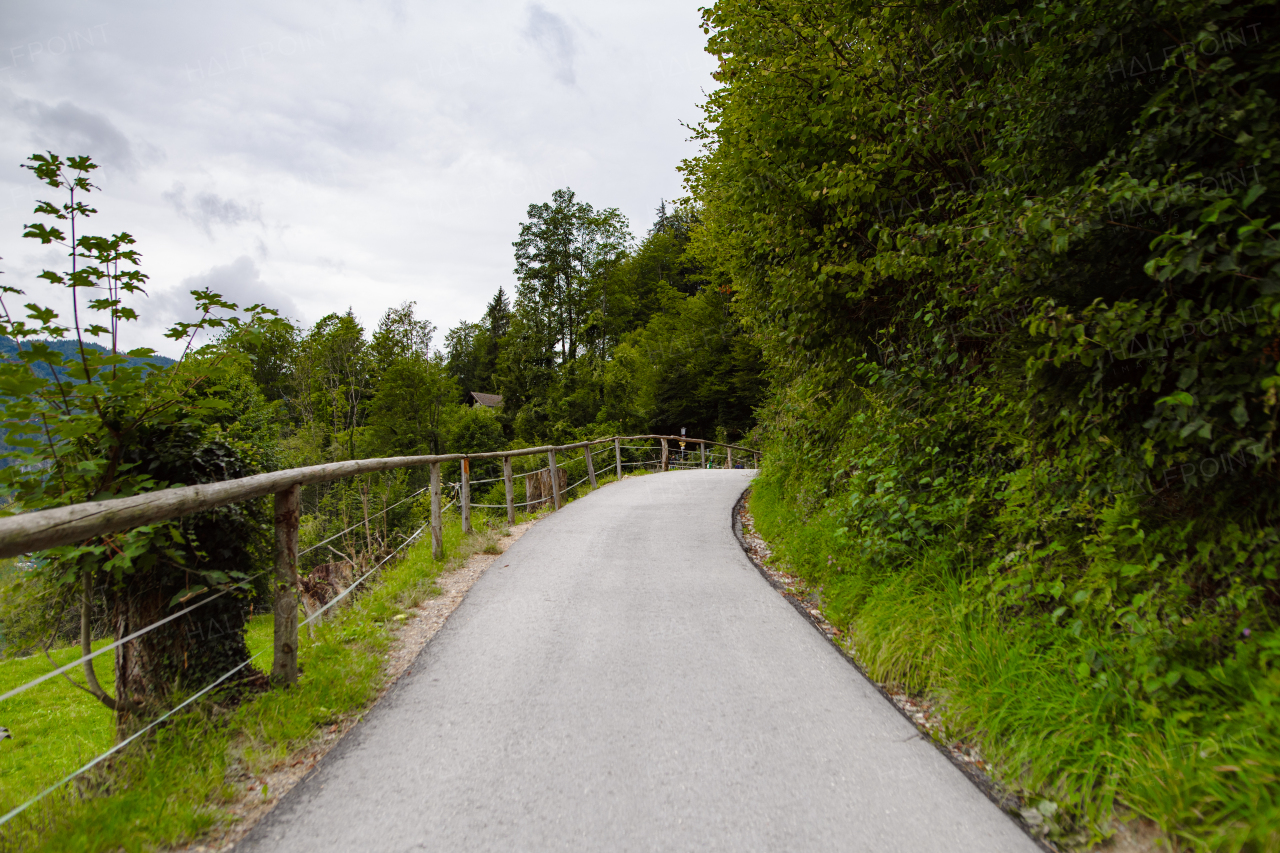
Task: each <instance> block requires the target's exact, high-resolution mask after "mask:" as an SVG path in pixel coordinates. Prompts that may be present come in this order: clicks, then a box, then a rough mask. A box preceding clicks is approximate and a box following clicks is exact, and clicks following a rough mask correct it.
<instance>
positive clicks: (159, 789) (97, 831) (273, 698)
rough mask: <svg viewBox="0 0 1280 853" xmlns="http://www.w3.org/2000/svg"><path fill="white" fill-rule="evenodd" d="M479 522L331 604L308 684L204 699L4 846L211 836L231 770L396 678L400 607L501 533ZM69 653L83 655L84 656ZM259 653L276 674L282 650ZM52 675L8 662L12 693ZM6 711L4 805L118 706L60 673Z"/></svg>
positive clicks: (312, 640) (24, 819) (297, 741)
mask: <svg viewBox="0 0 1280 853" xmlns="http://www.w3.org/2000/svg"><path fill="white" fill-rule="evenodd" d="M475 521H476V526H477V534H476V535H474V536H470V537H464V536H463V534H462V530H461V524H460V522H459V521H458V520H457V518H456V517H452V518H450V519H449V520H448V523H447V524H446V526H445V531H444V533H445V547H446V553H447V554H448V557H447V558H446V560H445V561H444V562H439V561H436V560H434V559H432V557H431V547H430V544H429V543H426V544H422V543H419V544H418V545H415V546H414V547H412V548H410V549H408V550H407V551H406V553H405V556H404V558H403V559H401V560H399V561H397V562H395V563H394V564H392V565H390V566H388V567H387V568H386V569H385V570H384V571H383V572H382V573H381V574H380V575H379V576H378V577H377V578H376V579H375V581H374V582H373V583H371V584H370V585H369V586H368V587H366V588H365V589H364V590H363V591H362V592H361V593H360V595H359V596H358V597H357V598H356V600H355V601H354V602H353V604H352V606H350V607H345V608H337V609H336V612H334V611H331V612H332V613H333V615H332V616H331V617H327V618H326V619H325V621H324V622H323V623H321V624H319V625H318V626H317V627H316V628H315V630H314V631H309V630H305V629H304V630H303V631H302V634H301V638H300V639H301V644H300V645H301V648H300V650H299V663H300V665H301V667H302V670H303V673H302V676H301V677H300V678H299V682H298V684H297V686H296V687H294V688H291V689H288V690H274V691H271V692H267V693H262V694H259V695H257V696H254V697H252V698H251V699H249V700H248V701H245V702H243V703H241V704H239V705H238V706H230V705H223V704H221V703H219V701H218V700H217V699H216V698H213V699H212V700H211V701H202V702H200V703H197V704H196V705H194V706H192V707H193V710H192V712H191V713H184V714H182V715H180V716H178V717H175V718H174V720H173V721H172V722H171V723H170V724H166V725H165V726H163V727H161V728H160V729H159V730H157V732H156V733H155V735H154V736H153V737H149V738H146V739H144V741H142V742H139V744H137V745H136V746H137V748H134V747H132V746H131V747H130V748H129V749H126V750H125V751H124V752H123V753H122V754H121V755H120V756H118V757H117V758H116V759H115V760H113V761H112V762H110V764H109V765H108V766H106V767H105V768H103V769H102V770H100V771H92V772H90V773H89V774H86V776H84V777H81V778H80V779H78V780H76V781H75V782H74V783H72V784H71V785H67V786H64V787H63V788H62V789H60V790H59V791H57V792H56V793H54V794H51V795H50V796H48V797H46V798H45V799H44V800H42V801H41V802H40V803H38V804H37V805H35V806H33V807H32V808H31V809H28V810H27V811H26V812H24V813H23V814H22V815H20V816H19V817H18V818H16V819H14V820H13V821H11V822H10V823H9V824H8V825H6V826H4V827H3V828H0V849H2V850H6V851H7V850H77V851H86V853H90V851H108V850H110V851H115V850H126V851H135V850H139V851H140V850H151V849H155V848H156V847H163V846H171V845H175V844H180V843H183V842H186V841H189V840H192V839H195V838H198V837H200V836H201V835H202V834H204V833H206V832H208V831H209V830H210V829H211V828H212V827H214V826H215V825H216V824H218V823H219V822H220V821H223V820H226V819H227V812H226V810H225V807H226V806H227V805H228V804H230V803H233V802H235V801H236V800H238V799H239V797H240V794H241V790H240V789H239V788H238V787H237V786H235V785H233V784H232V783H231V782H230V781H229V780H231V779H233V778H236V777H237V776H239V775H240V774H242V773H245V772H247V773H250V774H252V773H259V772H263V771H264V770H266V769H269V768H271V767H273V766H275V765H277V764H278V763H279V762H280V761H282V760H283V759H284V758H285V757H286V756H288V755H289V754H290V753H291V752H293V751H295V750H297V749H299V748H300V747H302V746H304V745H305V744H306V743H308V742H309V741H311V740H312V739H313V738H314V737H315V735H316V734H317V731H318V730H319V729H320V728H321V727H323V726H329V725H332V724H334V723H336V722H340V721H342V720H344V719H351V718H353V717H355V716H358V715H360V714H362V713H363V712H364V711H365V710H366V709H367V708H368V707H369V705H370V703H371V702H372V701H373V700H374V698H375V697H376V696H377V695H378V693H379V691H380V690H381V689H382V687H383V686H384V685H385V683H386V675H385V652H386V651H387V649H388V647H389V646H390V644H391V642H392V640H393V637H394V633H395V630H396V628H397V626H398V624H399V623H398V622H397V620H396V619H395V617H396V616H397V615H400V614H401V613H403V612H404V611H405V610H406V609H408V608H411V607H413V606H415V605H417V604H419V603H420V602H422V601H423V600H424V599H426V598H427V597H429V596H430V595H433V594H434V593H435V587H434V581H435V578H436V577H437V576H439V575H440V574H441V573H442V572H443V571H445V570H447V569H449V568H451V566H452V565H454V564H457V563H459V562H460V561H462V560H465V559H466V557H468V556H470V554H472V553H475V552H476V551H477V550H482V549H483V548H485V547H486V545H488V544H490V543H491V541H492V532H491V530H487V529H486V526H485V522H484V520H483V518H482V517H477V518H476V520H475ZM249 643H250V648H251V651H254V652H256V651H258V650H261V649H263V648H266V649H269V648H270V645H271V625H270V618H269V617H266V618H261V619H255V620H254V621H253V623H252V624H251V627H250V631H249ZM58 654H59V655H61V656H62V657H64V658H65V659H66V660H72V659H74V657H75V655H76V652H75V650H73V649H64V650H61V651H60V652H59V653H58ZM103 657H109V656H107V655H104V656H103ZM57 659H58V655H55V660H57ZM100 660H101V659H100ZM258 660H259V662H260V664H261V668H262V669H264V670H269V668H270V652H269V651H267V653H266V654H265V655H264V657H262V658H259V659H258ZM47 671H48V662H47V661H45V660H44V658H43V656H41V657H40V658H38V659H36V658H25V659H21V660H15V661H8V662H5V663H3V664H0V690H3V689H6V687H5V685H16V684H20V683H22V682H23V681H25V680H29V679H30V678H31V677H34V676H35V675H39V674H41V673H43V672H47ZM98 672H99V677H100V678H101V679H103V680H104V681H105V680H106V679H109V678H110V673H109V672H104V668H103V667H101V666H100V667H99V669H98ZM212 696H214V697H216V694H212ZM24 699H25V700H26V701H25V704H19V703H20V702H22V701H23V700H24ZM11 703H12V704H11ZM3 713H4V714H5V715H6V716H5V718H4V719H0V725H6V726H7V727H8V728H10V729H11V730H13V732H14V734H15V737H16V740H15V741H5V742H4V743H3V744H0V786H2V787H0V810H2V811H7V810H8V809H9V808H11V807H12V806H14V805H17V804H18V803H21V802H23V801H25V800H26V798H27V797H28V796H30V795H31V794H33V793H36V792H38V791H39V790H41V789H42V788H43V787H45V786H46V785H47V784H49V783H50V782H52V781H56V780H57V779H59V778H61V777H62V776H64V775H65V774H66V773H67V772H70V771H71V770H73V769H75V768H76V767H78V766H79V765H80V764H82V763H83V762H84V761H85V760H87V759H89V758H91V757H92V756H93V755H96V754H98V753H100V752H101V751H102V750H103V749H105V748H107V747H109V745H110V744H111V738H112V721H111V716H110V713H109V712H108V711H107V710H106V709H105V708H102V707H101V706H100V705H98V704H97V703H96V702H95V701H94V700H92V699H91V698H90V697H88V696H87V695H84V694H82V693H80V692H79V691H76V690H74V688H72V687H71V686H70V685H68V684H66V682H65V681H61V680H51V681H49V682H47V683H46V684H44V685H41V686H40V687H38V688H35V689H33V690H31V691H28V692H27V693H25V694H22V695H21V696H19V697H15V698H14V699H12V700H8V701H6V703H5V706H4V708H3Z"/></svg>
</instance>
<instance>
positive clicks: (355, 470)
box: [0, 435, 760, 684]
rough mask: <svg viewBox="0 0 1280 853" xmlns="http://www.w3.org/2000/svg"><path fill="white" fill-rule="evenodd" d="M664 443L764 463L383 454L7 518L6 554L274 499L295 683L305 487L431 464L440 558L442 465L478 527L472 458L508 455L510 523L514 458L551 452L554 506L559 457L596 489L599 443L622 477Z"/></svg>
mask: <svg viewBox="0 0 1280 853" xmlns="http://www.w3.org/2000/svg"><path fill="white" fill-rule="evenodd" d="M635 440H640V441H652V440H657V441H659V442H661V460H660V466H661V467H660V470H662V471H666V470H668V469H669V467H670V459H671V456H670V447H669V442H672V441H677V442H683V443H685V444H696V445H698V446H699V453H700V457H701V460H702V463H703V464H704V465H705V464H706V454H707V447H708V445H710V446H713V447H723V448H725V449H726V451H727V467H729V468H732V467H734V459H733V454H734V451H738V453H739V454H742V456H741V458H742V459H743V461H745V460H746V459H748V458H749V459H751V460H752V461H753V462H755V463H757V464H758V462H759V457H760V454H759V451H756V450H752V449H750V448H747V447H741V446H739V445H734V444H725V443H723V442H718V441H711V440H708V439H700V438H686V437H684V436H674V435H633V436H615V437H612V438H603V439H592V440H590V441H580V442H576V443H574V444H563V445H554V446H551V445H549V446H544V447H527V448H521V449H519V450H502V451H496V452H493V453H471V454H465V453H451V454H445V455H440V456H393V457H388V458H384V459H358V460H354V461H351V462H334V463H330V464H328V465H313V466H309V467H306V468H291V469H289V470H287V471H276V472H273V473H270V474H258V475H255V476H252V477H243V478H240V479H237V480H226V481H223V482H220V483H209V484H205V485H198V486H179V487H176V488H172V489H162V490H160V491H156V492H149V493H147V494H144V495H135V496H133V497H128V498H113V499H109V500H102V501H94V502H91V503H81V504H73V505H71V506H65V507H57V508H54V509H44V510H37V511H34V512H27V513H22V514H20V515H14V516H9V517H8V518H0V558H3V557H16V556H18V555H21V554H28V553H31V552H33V551H40V550H43V549H46V548H53V547H57V546H59V545H75V544H78V543H81V542H85V541H87V540H89V539H92V538H94V537H97V536H104V535H106V534H109V533H118V532H120V531H124V530H129V529H131V528H134V527H138V526H141V525H144V524H153V523H155V522H158V521H167V520H171V519H175V518H181V517H182V516H185V515H190V514H191V513H195V512H201V511H203V510H209V509H214V508H216V507H220V506H225V505H226V504H230V503H236V502H239V501H245V500H252V499H254V498H261V497H266V496H267V495H274V496H275V577H274V586H275V590H274V592H275V608H274V612H275V626H274V627H275V648H274V651H275V661H274V663H273V665H272V680H273V681H275V682H276V683H279V684H292V683H294V682H295V681H296V680H297V677H298V599H297V586H298V525H299V521H300V516H301V511H300V510H301V507H300V497H301V489H302V487H303V486H309V485H315V484H317V483H327V482H331V481H334V480H339V479H342V478H344V477H353V476H357V475H360V474H372V473H379V472H383V471H393V470H396V469H400V468H422V467H430V469H431V487H430V488H431V521H430V527H431V546H432V553H433V554H434V555H435V556H436V558H437V559H439V558H440V557H441V556H442V555H443V552H444V534H443V520H442V515H443V513H442V510H441V506H440V497H441V483H440V466H441V464H442V463H445V462H460V463H461V469H462V480H461V484H460V485H461V488H460V490H459V506H460V510H461V514H462V525H463V530H464V532H467V533H470V532H471V507H472V504H471V489H470V470H471V463H472V462H473V461H477V460H486V459H501V460H502V475H503V476H502V479H503V482H504V485H505V488H506V499H507V500H506V510H507V521H508V523H511V524H514V523H515V518H516V511H515V508H516V505H515V487H514V475H513V473H512V464H511V460H512V459H514V458H515V457H517V456H535V455H538V454H543V453H545V454H546V455H547V463H548V467H549V468H550V470H551V477H550V479H551V488H552V503H553V505H554V508H555V509H560V507H561V504H562V501H563V497H564V496H563V495H562V494H561V489H560V479H559V476H558V474H557V458H556V457H557V454H564V453H566V452H569V451H573V450H583V451H584V456H585V459H586V463H587V476H588V478H589V479H590V482H591V487H592V488H595V487H596V485H597V483H596V471H595V465H594V461H593V455H592V453H591V447H592V446H593V445H599V444H607V443H610V442H612V444H613V447H614V466H615V471H616V473H617V476H618V478H619V479H621V478H622V474H623V461H622V455H623V454H622V442H623V441H635Z"/></svg>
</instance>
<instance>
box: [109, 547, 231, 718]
mask: <svg viewBox="0 0 1280 853" xmlns="http://www.w3.org/2000/svg"><path fill="white" fill-rule="evenodd" d="M183 574H184V573H183V572H181V571H175V570H174V569H172V568H171V567H164V568H158V569H153V570H151V571H148V572H136V573H135V574H134V575H133V577H132V578H131V579H130V583H129V586H128V588H126V589H123V590H121V591H119V592H118V593H117V594H116V597H115V607H114V611H113V613H112V621H113V624H114V626H115V635H116V637H117V638H119V637H124V636H127V635H129V634H132V633H133V632H134V631H137V630H140V629H142V628H145V627H147V626H148V625H151V624H154V623H155V622H158V621H159V620H161V619H163V618H165V617H166V616H168V615H169V614H170V613H172V612H173V611H174V610H175V609H181V608H185V607H188V606H190V605H191V604H194V603H195V602H196V601H198V600H199V598H201V597H204V598H208V597H211V596H212V595H214V594H216V593H214V592H210V593H205V594H204V595H203V596H198V597H197V598H196V599H192V600H191V601H187V602H185V603H183V604H175V605H173V606H172V607H170V606H169V602H170V601H171V600H172V599H173V597H174V596H175V595H177V594H178V593H180V592H182V591H183V590H184V589H186V580H185V578H184V576H183ZM244 632H245V601H244V599H242V598H238V597H237V596H236V595H235V594H234V593H229V594H227V595H223V596H221V597H220V598H218V599H217V600H215V601H210V602H209V603H208V604H205V605H203V606H201V607H198V608H196V609H195V610H193V611H191V612H190V613H188V614H186V615H185V616H182V617H179V618H178V619H175V620H173V621H172V622H168V623H166V624H164V625H161V626H160V627H159V628H156V629H154V630H152V631H149V632H148V633H146V634H143V635H142V636H141V637H139V638H138V639H136V640H133V641H132V642H129V643H125V644H124V645H122V646H119V647H117V648H116V691H115V692H116V699H117V702H118V704H119V705H120V708H119V709H118V710H117V712H116V731H117V734H118V735H119V736H120V737H125V736H126V735H127V734H128V733H130V732H131V731H132V730H134V729H136V728H137V726H138V724H139V723H140V722H142V721H143V720H145V719H146V718H148V717H152V716H155V715H156V714H157V713H160V712H163V711H166V710H168V709H169V708H170V707H172V704H173V701H172V697H173V696H174V694H175V693H190V692H193V691H196V690H200V689H202V688H204V687H206V686H207V685H209V684H210V683H212V682H213V681H216V680H217V679H218V678H220V677H221V676H223V675H224V674H226V673H227V672H228V671H229V670H231V669H232V668H234V667H236V666H238V665H240V664H242V663H244V662H245V661H246V660H248V659H249V647H248V645H247V644H246V643H245V639H244ZM241 673H247V674H250V675H252V674H253V671H252V669H251V668H249V669H246V670H241ZM241 673H237V675H241ZM231 680H232V681H233V682H239V681H242V680H243V678H236V677H234V676H233V678H232V679H231ZM121 700H127V702H126V701H121ZM127 703H132V704H133V705H135V706H137V707H136V708H135V709H130V708H129V705H128V704H127Z"/></svg>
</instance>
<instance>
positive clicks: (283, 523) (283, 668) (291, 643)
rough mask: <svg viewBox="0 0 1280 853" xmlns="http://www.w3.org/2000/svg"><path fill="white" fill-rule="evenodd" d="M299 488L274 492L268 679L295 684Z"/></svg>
mask: <svg viewBox="0 0 1280 853" xmlns="http://www.w3.org/2000/svg"><path fill="white" fill-rule="evenodd" d="M301 496H302V486H299V485H293V486H290V487H289V488H287V489H285V490H284V491H282V492H276V507H275V510H276V511H275V521H276V589H275V659H274V661H273V662H272V664H271V680H272V681H273V682H275V683H276V684H279V685H282V686H287V685H290V684H295V683H297V681H298V519H299V514H300V506H301V502H302V501H301Z"/></svg>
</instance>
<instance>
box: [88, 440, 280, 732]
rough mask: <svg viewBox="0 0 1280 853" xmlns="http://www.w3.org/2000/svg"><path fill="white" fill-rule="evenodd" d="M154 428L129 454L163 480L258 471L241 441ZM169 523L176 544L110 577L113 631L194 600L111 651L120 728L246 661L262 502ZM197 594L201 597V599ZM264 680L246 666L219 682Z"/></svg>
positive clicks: (205, 479) (125, 631) (136, 626)
mask: <svg viewBox="0 0 1280 853" xmlns="http://www.w3.org/2000/svg"><path fill="white" fill-rule="evenodd" d="M154 432H155V433H156V434H154V435H150V436H149V437H150V439H151V440H150V441H148V442H144V443H143V444H142V445H140V446H138V447H137V449H136V450H135V451H134V452H133V453H132V454H131V455H134V456H136V457H139V459H138V461H139V464H140V465H144V466H146V467H148V468H150V469H151V470H150V472H149V473H151V476H153V477H155V478H156V479H157V480H159V481H163V482H167V483H169V484H170V485H174V486H177V485H194V484H196V483H210V482H217V481H220V480H228V479H234V478H238V477H245V476H249V475H251V474H254V473H257V471H256V469H255V468H254V467H253V466H251V465H250V464H249V463H248V461H247V460H246V459H245V458H244V454H243V453H242V452H241V450H240V449H238V448H236V447H234V446H232V445H231V444H229V443H227V442H225V441H222V440H221V439H219V438H216V437H215V438H207V437H206V435H205V430H204V429H201V428H196V427H191V426H181V427H177V428H167V429H165V430H161V431H154ZM144 454H145V456H146V458H145V459H142V458H141V457H142V456H143V455H144ZM173 526H174V527H176V528H178V530H177V533H178V535H177V536H176V537H175V541H174V543H173V545H172V546H171V547H163V548H162V547H157V546H155V545H153V546H152V547H151V554H150V555H149V556H150V557H151V558H150V559H143V560H135V561H134V564H135V568H134V571H133V572H131V573H129V574H127V575H125V576H124V577H122V578H121V579H120V580H119V582H117V583H116V584H115V587H114V591H113V593H112V596H111V620H112V627H113V633H114V634H115V636H116V637H117V638H122V637H126V636H128V635H129V634H132V633H133V632H135V631H138V630H141V629H143V628H146V627H147V626H149V625H154V624H156V623H157V622H160V621H161V620H163V619H165V618H166V617H168V616H171V615H172V614H173V613H175V612H178V611H181V610H183V609H186V608H188V607H191V606H192V605H193V604H199V605H200V606H198V607H196V608H195V609H193V610H191V611H190V612H189V613H186V614H184V615H182V616H180V617H178V618H176V619H173V620H172V621H170V622H167V623H165V624H164V625H161V626H160V627H159V628H155V629H153V630H151V631H148V632H147V633H146V634H144V635H143V636H141V637H139V638H137V639H136V640H133V641H131V642H128V643H125V644H124V645H122V646H119V647H118V648H117V649H116V691H115V692H116V700H117V702H116V704H117V706H118V707H117V717H116V719H117V730H118V732H119V733H120V735H121V736H124V735H125V734H126V733H128V732H129V731H130V730H132V729H135V728H136V727H137V725H138V724H139V723H141V722H142V721H144V720H146V719H149V718H152V717H154V716H156V715H157V714H159V713H163V712H164V711H165V710H168V709H169V708H171V707H173V705H174V704H175V702H176V701H180V699H181V698H182V697H184V696H187V695H190V694H191V693H193V692H196V691H198V690H202V689H203V688H205V687H207V686H208V685H210V684H212V683H214V682H215V681H217V680H218V679H219V678H221V677H223V676H224V675H226V674H227V673H228V672H230V671H231V670H233V669H235V668H236V667H237V666H240V665H241V664H243V663H245V662H246V661H248V660H249V649H248V646H247V644H246V642H245V629H246V627H247V618H248V615H249V607H250V603H251V601H252V597H253V590H254V589H255V584H254V581H255V580H258V579H259V576H261V575H262V573H263V571H264V570H265V568H266V566H267V561H266V554H267V550H266V535H265V534H266V533H267V531H268V530H269V529H270V528H269V525H268V523H267V521H266V512H265V510H264V508H263V506H262V505H261V502H257V501H252V502H247V503H245V504H235V505H231V506H226V507H219V508H218V509H215V510H210V511H208V512H202V513H198V514H196V515H192V516H189V517H187V518H185V519H182V520H180V521H177V522H173ZM171 533H172V531H171ZM157 552H158V553H157ZM256 586H260V584H258V585H256ZM202 600H203V601H205V602H206V603H204V604H200V602H201V601H202ZM261 678H262V676H261V675H260V674H259V673H258V671H257V670H256V669H254V668H251V667H245V668H244V669H242V670H240V671H239V672H237V673H236V674H235V675H233V676H232V677H231V678H229V679H228V680H227V681H226V682H225V684H226V686H227V687H230V688H235V687H243V686H245V685H246V684H249V683H253V682H255V681H259V680H261Z"/></svg>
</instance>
